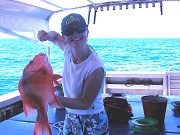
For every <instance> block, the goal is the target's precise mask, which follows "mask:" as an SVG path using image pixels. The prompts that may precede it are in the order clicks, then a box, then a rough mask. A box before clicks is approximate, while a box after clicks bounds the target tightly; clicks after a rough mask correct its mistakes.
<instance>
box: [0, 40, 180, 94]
mask: <svg viewBox="0 0 180 135" xmlns="http://www.w3.org/2000/svg"><path fill="white" fill-rule="evenodd" d="M88 44H89V45H90V46H91V47H92V48H93V49H94V50H95V51H96V53H97V54H98V55H99V57H101V58H102V60H103V61H104V63H105V66H106V70H107V71H148V72H151V71H157V72H159V71H168V70H170V71H180V66H178V65H180V38H109V39H108V38H90V39H88ZM50 48H51V51H50V53H51V64H52V67H53V71H54V73H57V74H61V71H62V68H63V62H64V61H63V52H62V51H61V50H60V49H59V48H58V47H57V46H55V45H52V44H51V47H50ZM0 52H1V53H0V61H1V66H0V70H1V72H0V86H1V87H0V95H3V94H6V93H9V92H12V91H15V90H17V89H18V82H19V79H20V78H21V75H22V71H23V69H24V67H25V66H26V65H27V63H28V62H29V61H30V60H31V59H32V58H33V57H34V56H35V55H36V54H37V53H39V52H47V46H44V45H42V44H37V43H32V42H29V41H25V40H21V39H0Z"/></svg>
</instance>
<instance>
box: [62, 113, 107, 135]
mask: <svg viewBox="0 0 180 135" xmlns="http://www.w3.org/2000/svg"><path fill="white" fill-rule="evenodd" d="M108 134H109V125H108V117H107V114H106V111H102V112H100V113H97V114H92V115H77V114H73V113H69V112H66V117H65V121H64V127H63V135H108Z"/></svg>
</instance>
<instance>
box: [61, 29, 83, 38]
mask: <svg viewBox="0 0 180 135" xmlns="http://www.w3.org/2000/svg"><path fill="white" fill-rule="evenodd" d="M86 30H87V28H86V27H84V28H71V29H67V30H65V31H63V32H62V34H63V35H65V36H71V35H73V34H74V32H75V31H76V32H77V33H83V32H85V31H86Z"/></svg>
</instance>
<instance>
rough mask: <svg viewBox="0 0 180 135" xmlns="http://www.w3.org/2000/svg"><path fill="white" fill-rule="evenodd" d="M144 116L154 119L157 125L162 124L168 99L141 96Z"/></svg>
mask: <svg viewBox="0 0 180 135" xmlns="http://www.w3.org/2000/svg"><path fill="white" fill-rule="evenodd" d="M141 101H142V105H143V110H144V116H145V117H146V118H154V119H156V120H158V123H160V124H162V123H164V118H165V113H166V106H167V101H168V99H167V98H165V97H160V96H151V95H150V96H143V97H142V98H141Z"/></svg>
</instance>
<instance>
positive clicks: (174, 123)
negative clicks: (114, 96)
mask: <svg viewBox="0 0 180 135" xmlns="http://www.w3.org/2000/svg"><path fill="white" fill-rule="evenodd" d="M140 97H141V96H135V95H127V100H128V101H129V103H130V104H131V106H132V108H133V114H134V118H138V117H144V112H143V107H142V103H141V100H140ZM167 98H168V104H167V108H166V114H165V120H164V124H158V125H156V127H157V128H158V131H156V132H154V133H151V134H147V133H146V134H143V133H138V132H134V131H133V130H132V129H131V127H132V126H133V124H132V123H131V120H130V121H129V122H128V124H117V123H114V124H113V123H110V135H175V134H180V128H179V126H180V111H173V109H174V107H173V106H172V105H171V102H172V101H177V100H178V99H179V100H180V98H179V97H177V96H176V97H172V96H171V97H167ZM48 117H49V123H50V125H51V129H52V132H53V135H58V133H59V131H58V129H57V128H54V127H53V124H54V123H56V122H58V121H63V120H64V117H65V110H56V109H52V108H51V109H49V110H48ZM35 119H36V115H35V116H33V117H31V118H26V117H25V115H24V113H20V114H19V115H16V116H14V117H12V118H10V119H8V120H5V121H3V122H1V123H0V134H1V135H32V134H33V130H34V125H35Z"/></svg>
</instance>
